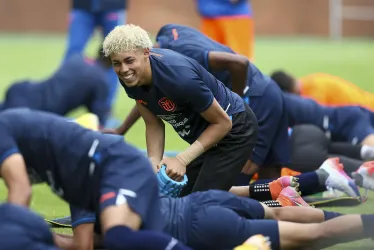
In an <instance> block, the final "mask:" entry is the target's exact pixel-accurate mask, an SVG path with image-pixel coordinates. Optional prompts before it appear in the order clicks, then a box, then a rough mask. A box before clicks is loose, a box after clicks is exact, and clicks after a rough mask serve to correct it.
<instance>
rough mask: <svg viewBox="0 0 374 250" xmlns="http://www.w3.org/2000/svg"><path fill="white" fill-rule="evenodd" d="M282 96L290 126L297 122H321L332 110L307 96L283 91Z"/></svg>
mask: <svg viewBox="0 0 374 250" xmlns="http://www.w3.org/2000/svg"><path fill="white" fill-rule="evenodd" d="M283 96H284V101H285V103H286V108H287V115H288V122H289V126H290V127H292V126H295V125H298V124H315V125H320V124H323V119H324V116H325V115H329V114H330V113H331V112H332V109H331V108H328V107H323V106H321V105H319V104H318V103H317V102H316V101H314V100H312V99H309V98H303V97H300V96H298V95H295V94H289V93H283Z"/></svg>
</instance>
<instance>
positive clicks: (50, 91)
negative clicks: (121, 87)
mask: <svg viewBox="0 0 374 250" xmlns="http://www.w3.org/2000/svg"><path fill="white" fill-rule="evenodd" d="M20 91H21V92H23V95H25V97H24V98H27V99H28V107H29V108H32V109H37V110H42V111H48V112H51V113H55V114H59V115H66V114H67V113H68V112H70V111H72V110H74V109H76V108H78V107H81V106H85V107H86V108H87V109H88V111H89V112H92V113H94V114H96V115H97V116H98V117H99V120H100V123H101V124H103V123H104V120H105V118H106V116H107V115H108V112H109V109H110V106H109V104H108V103H107V97H108V95H109V87H108V81H107V76H106V69H104V68H103V66H101V65H99V64H98V63H95V62H90V61H88V60H86V59H84V58H83V56H81V55H78V54H76V55H74V56H72V57H70V58H69V59H68V60H67V61H66V62H65V63H64V64H63V65H62V66H61V67H60V68H59V69H58V70H57V71H56V72H55V73H54V74H53V75H52V76H51V77H50V78H48V79H46V80H43V81H41V82H37V83H28V82H26V83H23V86H22V87H21V90H20ZM9 108H12V107H9Z"/></svg>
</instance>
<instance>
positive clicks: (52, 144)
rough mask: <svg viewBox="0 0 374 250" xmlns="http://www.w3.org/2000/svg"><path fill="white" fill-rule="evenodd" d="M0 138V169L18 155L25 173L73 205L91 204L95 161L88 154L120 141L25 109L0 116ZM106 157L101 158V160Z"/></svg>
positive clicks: (117, 138)
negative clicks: (7, 160) (45, 183)
mask: <svg viewBox="0 0 374 250" xmlns="http://www.w3.org/2000/svg"><path fill="white" fill-rule="evenodd" d="M0 137H1V142H0V159H1V160H0V166H1V164H2V163H3V161H4V160H5V159H6V158H7V157H8V156H10V155H12V154H15V153H20V154H21V155H22V156H23V158H24V160H25V163H26V166H27V168H28V169H32V170H33V171H32V172H34V173H36V174H37V175H38V176H39V177H40V179H41V180H42V181H43V182H47V183H48V184H49V185H50V187H51V189H52V190H53V191H54V192H55V193H56V194H57V195H59V196H60V197H62V198H63V199H65V200H66V201H67V202H72V203H73V204H88V203H89V201H91V200H92V196H91V194H93V192H94V191H93V189H95V188H94V186H93V185H94V184H93V181H92V179H93V178H92V173H90V165H91V164H92V163H93V162H95V159H94V156H93V155H90V153H89V152H92V151H95V152H98V153H100V152H102V151H104V150H106V149H107V148H108V147H109V146H110V145H112V144H114V143H117V142H119V141H120V140H123V138H121V137H116V136H108V135H105V134H102V133H100V132H95V131H92V130H88V129H85V128H83V127H81V126H80V125H78V124H76V123H74V122H70V121H68V120H67V119H66V118H64V117H60V116H57V115H54V114H51V113H46V112H41V111H34V110H30V109H26V108H19V109H9V110H6V111H3V112H1V113H0ZM105 157H106V156H105V154H103V156H102V158H103V159H101V160H102V161H104V160H105V159H106V158H105ZM98 168H99V167H96V169H98ZM95 174H96V173H95ZM77 190H79V193H78V192H77ZM85 199H87V201H86V202H85V201H84V200H85Z"/></svg>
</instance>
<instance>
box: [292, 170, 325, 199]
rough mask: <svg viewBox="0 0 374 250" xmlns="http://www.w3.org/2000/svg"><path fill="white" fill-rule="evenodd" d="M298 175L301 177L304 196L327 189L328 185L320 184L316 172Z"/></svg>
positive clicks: (300, 187) (300, 189)
mask: <svg viewBox="0 0 374 250" xmlns="http://www.w3.org/2000/svg"><path fill="white" fill-rule="evenodd" d="M296 177H297V178H299V181H298V182H299V184H300V186H299V191H300V192H301V195H302V196H307V195H312V194H315V193H319V192H323V191H326V186H325V185H320V181H319V178H318V175H317V174H316V173H315V172H309V173H305V174H301V175H298V176H296Z"/></svg>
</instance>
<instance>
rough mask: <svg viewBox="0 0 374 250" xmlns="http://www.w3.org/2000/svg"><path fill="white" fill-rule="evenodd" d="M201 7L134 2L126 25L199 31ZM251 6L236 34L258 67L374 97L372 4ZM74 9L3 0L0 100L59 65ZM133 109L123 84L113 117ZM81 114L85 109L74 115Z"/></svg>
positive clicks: (56, 207)
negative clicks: (344, 85)
mask: <svg viewBox="0 0 374 250" xmlns="http://www.w3.org/2000/svg"><path fill="white" fill-rule="evenodd" d="M106 1H107V2H110V1H113V0H106ZM203 1H204V0H203ZM217 1H223V0H217ZM226 1H230V0H226ZM197 2H198V1H193V0H128V1H127V8H126V9H125V10H124V11H123V14H124V15H123V21H124V23H133V24H136V25H139V26H141V27H143V28H144V29H146V30H147V31H149V32H150V33H151V34H152V35H155V34H156V33H157V31H158V29H159V28H160V27H161V26H162V25H164V24H167V23H177V24H185V25H189V26H192V27H194V28H197V29H200V28H201V16H200V14H199V11H198V8H197V6H196V4H197ZM233 2H235V0H233ZM250 4H251V9H252V19H253V23H254V33H253V34H252V33H250V31H249V30H248V31H247V30H241V31H240V34H237V35H239V36H240V35H244V34H247V32H248V33H249V34H250V36H251V39H253V41H254V45H253V46H254V47H253V48H254V53H253V62H254V63H255V64H256V65H257V66H258V67H259V68H260V69H261V70H262V71H263V72H264V73H267V74H270V73H271V72H272V71H274V70H277V69H284V70H287V71H288V72H290V73H291V74H293V75H294V76H296V77H303V76H305V75H308V74H313V73H319V72H323V73H328V74H332V75H335V76H339V77H342V78H344V79H346V80H348V81H350V82H352V83H354V84H355V85H357V86H359V87H361V88H362V89H364V90H368V91H370V92H374V68H373V65H374V0H252V1H250ZM71 11H72V1H70V0H0V98H2V96H3V94H4V92H5V90H6V89H7V87H8V86H9V85H10V84H12V83H13V82H15V81H18V80H21V79H25V78H27V79H35V80H38V79H44V78H46V77H48V76H50V75H51V74H53V72H54V71H55V70H56V69H57V68H58V67H59V66H60V65H61V63H62V61H63V59H64V57H65V53H66V50H67V46H68V43H67V41H68V28H69V22H70V21H71V15H70V12H71ZM102 37H103V36H102V27H97V28H96V31H95V32H94V33H93V35H92V37H91V38H92V39H91V40H90V42H89V43H88V46H86V47H85V49H84V53H85V54H87V55H88V56H94V55H95V52H96V51H97V49H98V47H99V46H100V43H101V41H102ZM132 106H133V103H132V102H131V101H130V100H129V99H128V98H127V96H126V94H125V93H124V91H123V90H122V89H121V88H120V87H118V91H117V92H116V96H115V102H114V105H113V116H114V117H115V118H116V119H118V120H119V121H120V120H122V119H123V118H124V117H125V116H126V115H127V113H128V111H129V110H130V109H131V108H132ZM79 112H83V111H82V110H78V111H75V112H73V113H72V114H71V115H73V116H74V115H76V114H77V113H79ZM167 129H168V131H169V132H167V138H166V149H168V150H181V149H183V148H185V146H186V144H185V143H184V142H182V141H181V140H180V139H179V137H178V135H177V134H176V133H174V132H171V128H170V126H168V128H167ZM143 135H144V125H143V122H142V121H140V122H138V123H137V124H136V126H135V127H133V128H132V129H131V130H130V132H129V133H128V134H127V135H126V140H127V141H129V142H130V143H133V144H135V145H137V146H138V147H140V148H145V136H143ZM46 192H47V193H48V194H47V195H45V194H46ZM38 193H40V196H38V195H37V196H36V197H35V196H34V198H33V208H35V209H36V210H37V211H39V212H40V213H42V214H43V215H45V216H47V217H49V218H53V217H55V216H65V215H67V213H68V210H67V207H66V206H65V205H64V204H63V202H61V201H59V200H58V199H57V198H56V197H54V196H51V195H49V191H46V189H38ZM41 197H48V198H41ZM370 204H371V205H370ZM370 204H367V205H361V206H359V207H358V208H356V207H353V208H345V209H342V210H339V211H341V212H371V213H372V212H373V211H372V209H370V207H371V208H372V207H373V205H374V203H373V202H372V201H371V203H370ZM368 242H369V241H362V243H359V244H356V243H355V244H348V245H344V246H340V247H339V246H338V247H336V248H334V249H359V248H360V249H364V248H367V249H369V248H370V246H372V245H371V244H372V242H371V243H368ZM371 249H372V248H371Z"/></svg>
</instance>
